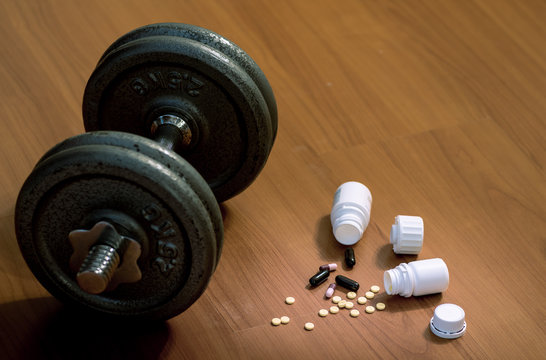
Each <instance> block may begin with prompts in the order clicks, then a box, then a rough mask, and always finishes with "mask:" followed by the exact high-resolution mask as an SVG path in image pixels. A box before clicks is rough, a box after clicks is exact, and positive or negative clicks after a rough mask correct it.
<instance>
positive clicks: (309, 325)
mask: <svg viewBox="0 0 546 360" xmlns="http://www.w3.org/2000/svg"><path fill="white" fill-rule="evenodd" d="M304 328H305V330H307V331H311V330H313V329H314V328H315V324H313V323H310V322H309V323H305V326H304Z"/></svg>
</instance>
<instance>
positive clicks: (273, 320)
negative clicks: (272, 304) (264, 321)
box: [271, 318, 281, 326]
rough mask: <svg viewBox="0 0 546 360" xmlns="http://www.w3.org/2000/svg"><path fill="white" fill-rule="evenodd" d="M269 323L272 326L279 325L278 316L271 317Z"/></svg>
mask: <svg viewBox="0 0 546 360" xmlns="http://www.w3.org/2000/svg"><path fill="white" fill-rule="evenodd" d="M271 324H272V325H273V326H279V325H280V324H281V319H279V318H273V319H272V320H271Z"/></svg>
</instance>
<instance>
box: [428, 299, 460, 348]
mask: <svg viewBox="0 0 546 360" xmlns="http://www.w3.org/2000/svg"><path fill="white" fill-rule="evenodd" d="M464 319H465V314H464V310H463V309H462V308H461V307H460V306H457V305H455V304H442V305H439V306H437V307H436V309H434V316H433V317H432V319H430V330H431V331H432V332H433V333H434V335H436V336H439V337H441V338H444V339H456V338H458V337H461V336H463V334H464V333H465V332H466V322H465V321H464Z"/></svg>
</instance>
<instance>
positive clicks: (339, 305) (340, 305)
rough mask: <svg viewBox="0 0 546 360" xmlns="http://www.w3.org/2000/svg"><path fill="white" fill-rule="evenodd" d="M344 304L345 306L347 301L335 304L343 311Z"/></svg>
mask: <svg viewBox="0 0 546 360" xmlns="http://www.w3.org/2000/svg"><path fill="white" fill-rule="evenodd" d="M345 304H347V301H346V300H341V301H340V302H338V303H337V306H338V307H339V308H340V309H343V308H344V307H345Z"/></svg>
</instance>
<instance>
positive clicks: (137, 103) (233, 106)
mask: <svg viewBox="0 0 546 360" xmlns="http://www.w3.org/2000/svg"><path fill="white" fill-rule="evenodd" d="M82 107H83V119H84V125H85V129H86V131H87V132H86V133H84V134H81V135H78V136H74V137H71V138H69V139H66V140H65V141H63V142H61V143H59V144H57V145H56V146H54V147H53V148H52V149H51V150H49V151H48V152H47V153H46V154H45V155H44V156H43V157H42V158H41V159H40V160H39V161H38V163H37V165H36V166H35V168H34V169H33V170H32V172H31V174H30V175H29V177H28V178H27V180H26V181H25V183H24V184H23V187H22V189H21V191H20V193H19V196H18V199H17V204H16V210H15V227H16V235H17V240H18V243H19V246H20V249H21V252H22V254H23V257H24V258H25V260H26V262H27V264H28V266H29V268H30V269H31V271H32V272H33V274H34V275H35V276H36V278H37V279H38V280H39V281H40V283H41V284H42V285H43V286H44V287H45V288H46V289H47V290H48V291H49V292H50V293H51V294H52V295H54V296H55V297H57V298H58V299H60V300H61V301H63V302H65V303H67V304H68V305H70V306H72V307H76V308H77V309H79V310H83V311H84V312H87V313H91V314H93V315H101V316H106V317H113V318H127V319H137V320H140V319H142V320H148V319H152V320H155V319H168V318H170V317H173V316H175V315H177V314H180V313H181V312H183V311H184V310H186V309H187V308H188V307H189V306H190V305H191V304H192V303H194V302H195V301H196V300H197V299H198V298H199V296H200V295H201V294H202V293H203V291H204V290H205V288H206V286H207V284H208V282H209V280H210V277H211V276H212V274H213V272H214V270H215V268H216V265H217V262H218V259H219V257H220V253H221V249H222V244H223V224H222V215H221V212H220V207H219V202H222V201H225V200H227V199H230V198H231V197H233V196H235V195H237V194H238V193H240V192H241V191H243V190H244V189H245V188H246V187H247V186H249V185H250V184H251V183H252V182H253V181H254V179H255V178H256V177H257V175H258V173H259V172H260V171H261V169H262V168H263V166H264V165H265V162H266V160H267V158H268V156H269V153H270V151H271V147H272V146H273V143H274V139H275V135H276V132H277V109H276V102H275V98H274V95H273V91H272V89H271V87H270V85H269V83H268V81H267V79H266V78H265V76H264V74H263V72H262V71H261V70H260V68H259V67H258V65H256V63H255V62H254V61H253V60H252V59H251V58H250V57H249V56H248V55H247V54H246V53H245V52H244V51H243V50H241V49H240V48H239V47H238V46H237V45H235V44H234V43H232V42H231V41H229V40H227V39H226V38H224V37H222V36H220V35H218V34H216V33H214V32H212V31H209V30H207V29H203V28H200V27H197V26H192V25H187V24H176V23H162V24H152V25H147V26H144V27H141V28H138V29H136V30H133V31H131V32H129V33H128V34H126V35H124V36H122V37H121V38H119V39H118V40H116V41H115V42H114V43H113V44H112V45H111V46H110V47H109V48H108V49H107V50H106V51H105V53H104V54H103V55H102V57H101V58H100V60H99V62H98V64H97V66H96V68H95V70H94V71H93V73H92V75H91V76H90V79H89V81H88V83H87V86H86V88H85V92H84V97H83V106H82Z"/></svg>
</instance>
